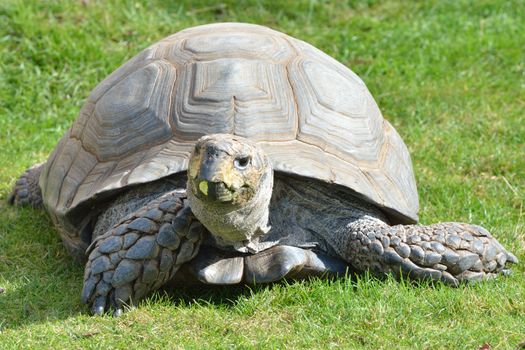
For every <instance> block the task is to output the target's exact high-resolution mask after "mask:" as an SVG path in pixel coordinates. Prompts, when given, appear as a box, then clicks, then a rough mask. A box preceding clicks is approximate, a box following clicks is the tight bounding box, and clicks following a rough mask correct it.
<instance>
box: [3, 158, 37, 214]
mask: <svg viewBox="0 0 525 350" xmlns="http://www.w3.org/2000/svg"><path fill="white" fill-rule="evenodd" d="M44 164H45V163H41V164H36V165H33V166H32V167H31V168H29V169H27V170H26V171H25V172H24V173H23V174H22V176H20V178H19V179H18V180H16V183H15V186H14V187H13V190H12V191H11V194H9V197H8V199H7V202H8V203H9V204H11V205H16V206H25V205H30V206H31V207H33V208H42V192H41V191H40V186H38V180H39V179H40V173H41V172H42V169H43V168H44Z"/></svg>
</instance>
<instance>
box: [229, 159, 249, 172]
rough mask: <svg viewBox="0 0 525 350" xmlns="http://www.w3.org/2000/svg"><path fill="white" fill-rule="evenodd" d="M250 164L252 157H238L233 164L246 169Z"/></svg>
mask: <svg viewBox="0 0 525 350" xmlns="http://www.w3.org/2000/svg"><path fill="white" fill-rule="evenodd" d="M249 164H250V157H238V158H235V160H234V161H233V165H235V167H236V168H237V169H239V170H244V169H246V168H247V167H248V165H249Z"/></svg>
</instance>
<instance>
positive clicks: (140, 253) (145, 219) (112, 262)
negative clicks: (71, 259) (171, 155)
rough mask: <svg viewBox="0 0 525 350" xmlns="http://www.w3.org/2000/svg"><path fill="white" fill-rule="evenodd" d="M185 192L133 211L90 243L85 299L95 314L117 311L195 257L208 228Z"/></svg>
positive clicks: (155, 287)
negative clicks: (195, 215)
mask: <svg viewBox="0 0 525 350" xmlns="http://www.w3.org/2000/svg"><path fill="white" fill-rule="evenodd" d="M184 198H185V194H184V192H181V191H174V192H170V193H168V194H166V195H164V196H162V197H160V198H159V199H157V200H155V201H152V202H151V203H150V204H148V205H147V206H145V207H143V208H142V209H140V210H138V211H137V212H135V213H133V214H131V215H130V216H128V217H127V218H126V219H124V220H123V221H122V222H120V223H119V224H117V225H115V226H114V227H113V229H111V230H110V231H108V232H107V233H106V234H104V235H103V236H100V237H98V238H97V239H96V240H95V241H94V242H93V243H92V244H91V246H90V247H89V248H88V253H89V258H88V262H87V264H86V269H85V274H84V288H83V291H82V302H84V303H86V304H90V305H91V311H92V312H93V314H95V315H101V314H104V313H105V312H106V311H108V310H110V309H111V310H113V315H114V316H119V315H121V314H122V312H123V307H124V305H130V304H132V303H134V302H137V301H138V300H140V299H141V298H143V297H144V296H145V295H146V294H148V293H149V292H152V291H154V290H156V289H158V288H160V287H161V286H162V285H163V284H164V283H166V282H167V281H168V280H169V279H170V278H171V277H172V276H173V275H174V274H175V272H176V271H177V270H178V269H179V267H180V266H181V265H182V264H183V263H184V262H186V261H188V260H190V259H191V258H193V257H194V256H195V255H196V253H197V251H198V246H199V243H200V241H201V239H202V235H203V232H204V228H203V226H202V225H201V224H200V223H199V222H198V221H195V220H194V219H193V215H192V213H191V210H190V209H189V207H188V206H187V205H184V203H183V199H184Z"/></svg>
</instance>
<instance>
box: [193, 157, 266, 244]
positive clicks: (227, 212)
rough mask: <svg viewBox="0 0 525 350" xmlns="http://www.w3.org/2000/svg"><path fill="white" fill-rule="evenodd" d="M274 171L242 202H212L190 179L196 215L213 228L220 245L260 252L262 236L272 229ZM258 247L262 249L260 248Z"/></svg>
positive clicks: (211, 229)
mask: <svg viewBox="0 0 525 350" xmlns="http://www.w3.org/2000/svg"><path fill="white" fill-rule="evenodd" d="M272 187H273V170H272V168H271V167H270V166H268V169H267V170H266V171H265V173H264V174H263V175H262V176H261V182H260V186H259V187H258V188H257V192H256V193H255V195H254V196H253V197H252V198H251V199H250V200H249V201H247V202H244V203H241V204H232V203H218V202H209V201H204V200H201V199H199V198H198V197H197V196H196V195H195V192H196V191H197V189H196V188H195V186H194V185H193V182H192V181H191V180H190V179H189V180H188V201H189V205H190V208H191V210H192V212H193V214H194V215H195V217H196V218H197V219H198V220H199V221H200V222H201V223H202V224H203V225H204V226H205V227H206V228H207V229H208V231H210V233H211V234H212V238H213V240H214V241H215V243H216V244H217V245H218V246H222V247H228V248H230V247H233V248H234V249H235V250H237V251H239V252H244V253H247V252H251V253H253V252H256V251H258V250H261V247H260V246H259V245H257V244H256V243H257V241H258V237H259V236H261V235H263V234H265V233H267V232H268V231H269V230H270V227H269V226H268V217H269V212H270V199H271V197H272ZM256 247H258V248H256Z"/></svg>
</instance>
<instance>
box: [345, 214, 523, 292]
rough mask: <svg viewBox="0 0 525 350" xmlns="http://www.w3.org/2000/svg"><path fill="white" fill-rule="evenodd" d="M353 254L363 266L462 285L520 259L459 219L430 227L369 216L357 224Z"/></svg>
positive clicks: (504, 270)
mask: <svg viewBox="0 0 525 350" xmlns="http://www.w3.org/2000/svg"><path fill="white" fill-rule="evenodd" d="M352 228H353V231H352V232H351V234H350V241H349V247H348V250H349V252H350V253H349V255H350V256H351V257H352V263H353V264H354V265H355V266H356V267H358V268H359V269H361V270H363V269H371V270H373V271H375V272H379V273H393V274H394V275H396V276H407V277H409V278H411V279H416V280H424V279H430V280H433V281H442V282H444V283H445V284H448V285H452V286H457V285H458V284H459V283H460V282H477V281H481V280H485V279H490V278H494V277H496V276H498V275H506V274H508V273H509V272H510V270H509V265H510V264H513V263H517V262H518V259H517V258H516V257H515V256H514V255H513V254H512V253H510V252H508V251H507V250H506V249H505V248H504V247H503V246H502V245H501V244H500V243H499V242H498V241H497V240H496V239H495V238H494V237H492V235H491V234H490V233H489V232H488V231H487V230H485V229H484V228H483V227H480V226H477V225H470V224H464V223H456V222H445V223H439V224H434V225H429V226H421V225H406V226H404V225H397V226H388V225H386V224H382V223H378V222H374V221H363V222H357V223H355V224H353V227H352Z"/></svg>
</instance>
